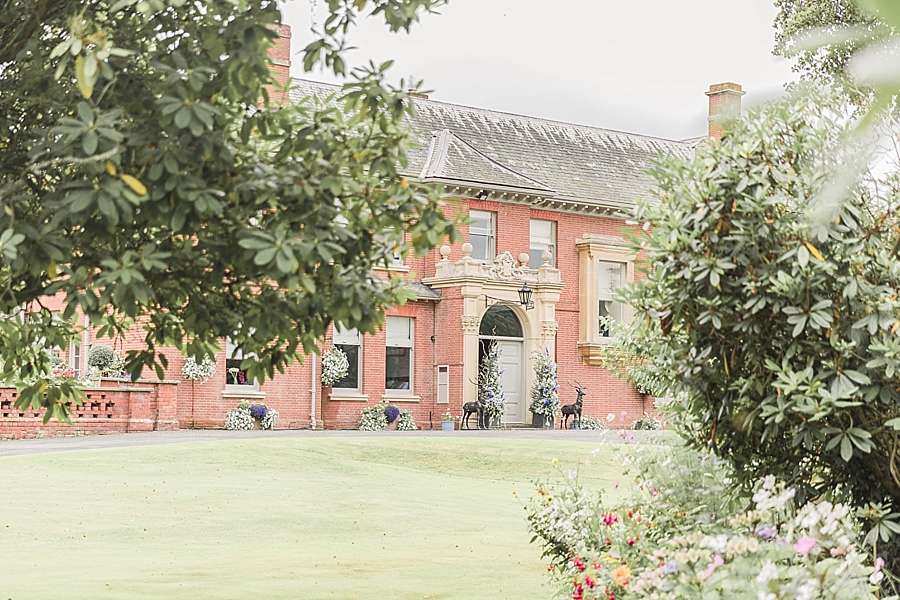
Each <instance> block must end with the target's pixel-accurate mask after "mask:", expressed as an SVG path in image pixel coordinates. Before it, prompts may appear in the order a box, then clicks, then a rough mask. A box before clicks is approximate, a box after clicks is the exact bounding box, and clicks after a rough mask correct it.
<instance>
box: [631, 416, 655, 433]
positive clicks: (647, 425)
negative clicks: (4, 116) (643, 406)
mask: <svg viewBox="0 0 900 600" xmlns="http://www.w3.org/2000/svg"><path fill="white" fill-rule="evenodd" d="M631 428H632V429H635V430H638V429H644V430H648V431H656V430H658V429H662V423H660V421H659V419H657V418H656V417H654V416H653V415H648V414H647V413H644V416H643V417H641V418H640V419H636V420H635V421H634V422H633V423H632V424H631Z"/></svg>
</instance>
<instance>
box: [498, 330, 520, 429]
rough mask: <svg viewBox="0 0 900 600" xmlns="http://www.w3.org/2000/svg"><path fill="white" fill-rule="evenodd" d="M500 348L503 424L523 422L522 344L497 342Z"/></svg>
mask: <svg viewBox="0 0 900 600" xmlns="http://www.w3.org/2000/svg"><path fill="white" fill-rule="evenodd" d="M497 344H498V345H499V346H500V350H501V354H500V364H501V367H500V368H501V369H503V374H502V375H501V376H500V380H501V382H502V383H503V397H504V398H505V399H506V410H505V411H504V414H503V422H504V423H524V422H525V409H526V408H527V407H526V406H525V404H526V402H525V392H524V390H523V389H522V388H523V387H524V381H523V380H524V378H523V377H522V347H523V344H522V342H508V341H502V340H497Z"/></svg>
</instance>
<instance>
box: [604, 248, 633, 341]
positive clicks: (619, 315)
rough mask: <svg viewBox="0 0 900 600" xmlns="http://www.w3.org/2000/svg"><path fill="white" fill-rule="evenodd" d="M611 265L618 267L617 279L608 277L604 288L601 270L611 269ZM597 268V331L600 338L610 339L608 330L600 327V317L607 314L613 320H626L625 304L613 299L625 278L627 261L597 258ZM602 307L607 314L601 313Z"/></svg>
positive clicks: (623, 321) (619, 321)
mask: <svg viewBox="0 0 900 600" xmlns="http://www.w3.org/2000/svg"><path fill="white" fill-rule="evenodd" d="M612 265H618V267H619V281H618V282H613V281H612V278H611V277H610V278H609V279H610V281H609V287H608V289H604V286H603V283H604V276H603V271H604V269H605V270H607V271H610V270H612V269H611V268H610V267H611V266H612ZM597 270H598V271H597V317H598V318H597V332H598V335H599V336H600V338H601V339H609V340H611V339H614V338H613V337H612V336H611V335H610V334H609V330H606V333H604V331H603V328H602V327H600V317H603V316H609V317H611V318H612V320H614V321H615V322H618V323H625V322H627V321H626V320H625V304H623V303H622V302H619V301H617V300H616V299H615V294H616V288H617V287H622V286H623V285H625V278H626V274H627V272H628V263H626V262H619V261H612V260H599V261H597ZM600 303H609V304H611V305H612V306H610V307H608V308H607V307H605V306H602V305H601V304H600ZM604 308H605V309H606V311H607V313H608V314H607V315H603V314H602V313H603V309H604Z"/></svg>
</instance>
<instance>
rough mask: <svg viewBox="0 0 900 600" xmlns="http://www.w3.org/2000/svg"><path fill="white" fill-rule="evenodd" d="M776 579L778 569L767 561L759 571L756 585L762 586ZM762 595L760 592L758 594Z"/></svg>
mask: <svg viewBox="0 0 900 600" xmlns="http://www.w3.org/2000/svg"><path fill="white" fill-rule="evenodd" d="M776 577H778V567H776V566H775V563H773V562H772V561H771V560H767V561H766V562H765V564H764V565H763V567H762V569H760V571H759V575H757V576H756V583H759V584H764V583H766V582H767V581H771V580H772V579H775V578H776ZM762 593H763V592H760V594H762ZM772 596H773V597H774V594H772Z"/></svg>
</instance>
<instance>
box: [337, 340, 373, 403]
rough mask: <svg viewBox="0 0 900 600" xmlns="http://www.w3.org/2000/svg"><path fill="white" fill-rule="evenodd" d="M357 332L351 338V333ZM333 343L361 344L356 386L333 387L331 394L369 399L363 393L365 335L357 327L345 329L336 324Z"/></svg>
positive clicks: (345, 344)
mask: <svg viewBox="0 0 900 600" xmlns="http://www.w3.org/2000/svg"><path fill="white" fill-rule="evenodd" d="M353 331H355V332H356V338H355V340H354V339H351V338H352V337H353V336H352V335H351V334H350V333H351V332H353ZM332 343H333V344H334V345H335V346H359V352H358V353H357V356H356V387H354V388H339V387H334V386H332V387H331V395H332V396H333V397H335V398H337V397H344V398H352V399H354V400H355V399H368V396H364V395H363V393H362V389H363V336H362V334H361V333H360V332H359V331H358V330H356V329H350V330H346V331H345V330H344V329H343V327H341V326H340V325H338V324H337V323H335V324H334V332H333V334H332Z"/></svg>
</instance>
